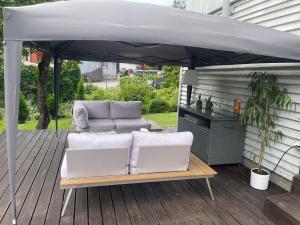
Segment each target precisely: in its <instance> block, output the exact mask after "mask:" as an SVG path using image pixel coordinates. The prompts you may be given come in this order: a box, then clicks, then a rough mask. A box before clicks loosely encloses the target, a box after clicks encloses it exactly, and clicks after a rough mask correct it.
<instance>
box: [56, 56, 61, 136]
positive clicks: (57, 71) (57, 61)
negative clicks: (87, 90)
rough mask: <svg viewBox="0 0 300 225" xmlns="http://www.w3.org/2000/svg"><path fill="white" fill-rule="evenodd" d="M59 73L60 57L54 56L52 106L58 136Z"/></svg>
mask: <svg viewBox="0 0 300 225" xmlns="http://www.w3.org/2000/svg"><path fill="white" fill-rule="evenodd" d="M60 73H61V59H60V58H58V57H57V56H54V107H55V109H54V110H55V131H56V137H58V103H59V82H60Z"/></svg>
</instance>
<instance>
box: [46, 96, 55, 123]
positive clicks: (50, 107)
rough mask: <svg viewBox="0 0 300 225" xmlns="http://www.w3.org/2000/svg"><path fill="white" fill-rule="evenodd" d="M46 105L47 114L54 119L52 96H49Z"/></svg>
mask: <svg viewBox="0 0 300 225" xmlns="http://www.w3.org/2000/svg"><path fill="white" fill-rule="evenodd" d="M47 105H48V107H49V113H50V115H51V117H52V118H55V101H54V95H53V94H49V95H48V98H47Z"/></svg>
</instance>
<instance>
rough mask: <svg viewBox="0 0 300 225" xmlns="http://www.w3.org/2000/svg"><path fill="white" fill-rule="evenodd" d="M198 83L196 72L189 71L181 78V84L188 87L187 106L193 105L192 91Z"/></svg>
mask: <svg viewBox="0 0 300 225" xmlns="http://www.w3.org/2000/svg"><path fill="white" fill-rule="evenodd" d="M196 83H197V71H196V70H187V71H186V72H185V73H184V74H183V76H182V78H181V84H182V85H187V87H186V89H187V97H186V103H187V105H191V96H192V90H193V86H192V85H194V84H196Z"/></svg>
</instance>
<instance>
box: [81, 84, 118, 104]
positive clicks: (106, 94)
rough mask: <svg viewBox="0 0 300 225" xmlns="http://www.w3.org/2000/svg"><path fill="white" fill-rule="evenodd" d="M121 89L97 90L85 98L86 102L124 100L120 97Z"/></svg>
mask: <svg viewBox="0 0 300 225" xmlns="http://www.w3.org/2000/svg"><path fill="white" fill-rule="evenodd" d="M119 91H120V90H119V88H112V89H107V90H105V89H103V88H97V87H96V89H95V90H94V91H92V92H91V94H87V95H86V96H85V98H86V100H116V101H118V100H122V99H121V98H120V96H119Z"/></svg>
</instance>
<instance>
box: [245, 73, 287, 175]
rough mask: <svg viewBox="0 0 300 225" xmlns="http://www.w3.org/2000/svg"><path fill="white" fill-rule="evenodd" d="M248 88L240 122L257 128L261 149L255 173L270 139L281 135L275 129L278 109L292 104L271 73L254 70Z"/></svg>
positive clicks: (275, 139)
mask: <svg viewBox="0 0 300 225" xmlns="http://www.w3.org/2000/svg"><path fill="white" fill-rule="evenodd" d="M249 76H250V78H251V82H250V84H249V88H250V89H251V91H252V95H251V97H250V98H249V99H248V101H247V103H246V106H245V109H244V111H243V113H242V114H241V117H240V120H241V123H242V124H244V125H245V124H247V123H249V124H250V125H252V126H253V125H255V126H256V127H257V128H258V134H259V136H260V137H261V149H260V156H259V162H258V165H259V167H258V171H257V173H259V174H261V173H262V160H263V158H264V154H265V150H266V147H269V146H270V140H273V141H278V140H279V139H280V138H281V137H282V133H281V131H280V130H277V129H276V125H275V122H276V120H277V111H278V110H287V109H288V108H290V107H291V106H292V104H293V101H292V99H291V97H290V96H289V95H288V92H287V89H286V88H281V87H280V86H279V84H278V81H277V78H276V76H275V75H273V74H268V73H260V72H254V73H251V74H250V75H249Z"/></svg>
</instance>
